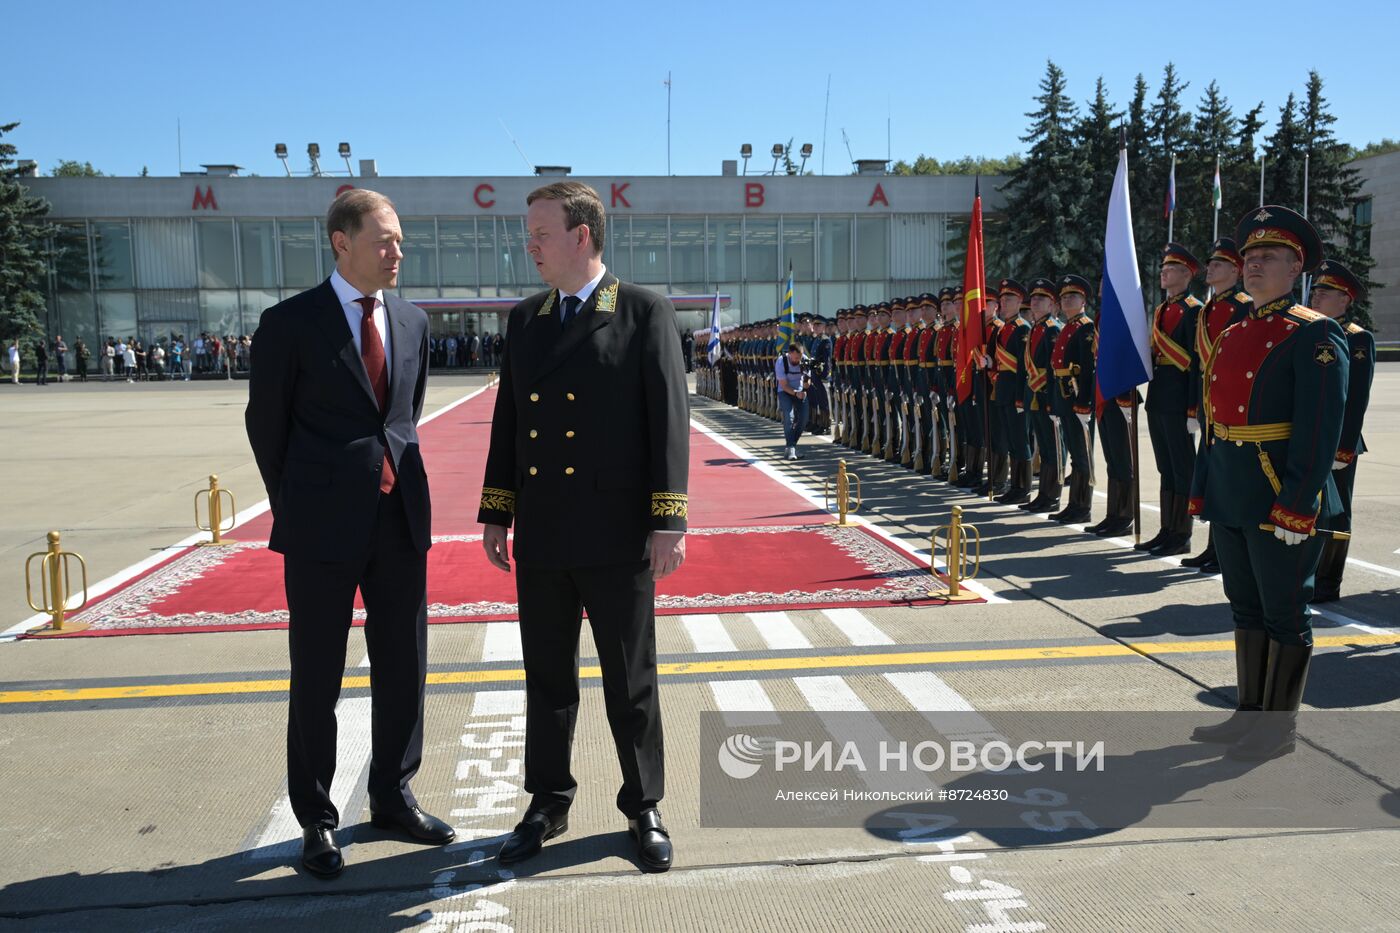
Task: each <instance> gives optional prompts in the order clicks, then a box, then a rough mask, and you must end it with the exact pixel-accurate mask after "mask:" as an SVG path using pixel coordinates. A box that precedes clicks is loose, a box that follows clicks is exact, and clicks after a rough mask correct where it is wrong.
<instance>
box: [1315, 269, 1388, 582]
mask: <svg viewBox="0 0 1400 933" xmlns="http://www.w3.org/2000/svg"><path fill="white" fill-rule="evenodd" d="M1311 299H1312V305H1313V308H1314V309H1316V310H1317V311H1318V312H1319V313H1321V314H1325V315H1327V316H1328V317H1329V318H1331V319H1332V320H1334V321H1336V322H1337V323H1338V324H1340V325H1341V326H1342V330H1343V331H1345V332H1346V338H1347V354H1348V356H1349V357H1350V360H1351V375H1350V378H1349V379H1348V382H1347V407H1346V416H1345V417H1344V418H1343V419H1342V436H1341V440H1339V441H1338V442H1337V454H1336V456H1335V457H1334V458H1333V460H1332V480H1333V481H1334V482H1335V483H1336V486H1337V496H1338V498H1339V499H1340V500H1341V504H1342V514H1341V515H1339V516H1337V518H1336V519H1335V520H1334V521H1333V526H1334V527H1336V528H1338V529H1340V530H1343V531H1346V532H1348V533H1349V532H1350V531H1351V492H1352V488H1353V487H1354V486H1355V485H1356V458H1357V457H1358V456H1359V455H1361V454H1363V453H1365V452H1366V443H1365V441H1363V440H1362V439H1361V423H1362V422H1363V421H1364V420H1365V418H1366V406H1367V405H1368V404H1369V403H1370V401H1371V378H1372V377H1373V376H1374V375H1375V372H1376V338H1375V337H1373V336H1372V335H1371V332H1370V331H1368V330H1367V329H1366V328H1364V327H1362V326H1361V325H1360V324H1358V323H1357V322H1356V321H1355V319H1354V318H1353V317H1352V304H1353V302H1356V301H1364V300H1365V299H1366V286H1365V283H1363V282H1362V281H1361V279H1360V278H1358V277H1357V276H1356V275H1355V274H1353V273H1352V271H1351V270H1350V269H1348V268H1347V267H1346V266H1344V265H1342V264H1341V263H1339V262H1336V261H1335V260H1331V259H1328V260H1324V261H1323V263H1322V264H1321V265H1320V266H1318V267H1317V277H1316V278H1315V279H1314V280H1313V285H1312V295H1311ZM1349 543H1350V538H1328V539H1327V542H1326V543H1325V544H1324V545H1323V546H1322V562H1321V564H1320V565H1319V566H1318V569H1317V587H1316V590H1315V591H1314V593H1313V599H1312V601H1313V602H1314V603H1330V602H1333V601H1335V600H1337V599H1340V598H1341V591H1342V571H1343V570H1344V569H1345V567H1346V562H1347V545H1348V544H1349Z"/></svg>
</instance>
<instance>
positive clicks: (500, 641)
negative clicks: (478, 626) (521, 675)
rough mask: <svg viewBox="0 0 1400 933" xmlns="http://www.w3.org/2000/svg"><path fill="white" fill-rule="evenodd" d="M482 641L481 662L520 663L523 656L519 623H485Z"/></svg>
mask: <svg viewBox="0 0 1400 933" xmlns="http://www.w3.org/2000/svg"><path fill="white" fill-rule="evenodd" d="M485 624H486V636H485V638H483V639H482V645H481V660H483V661H521V660H524V658H525V654H524V651H523V650H522V649H521V647H520V623H519V622H487V623H485Z"/></svg>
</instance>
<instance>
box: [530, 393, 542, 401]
mask: <svg viewBox="0 0 1400 933" xmlns="http://www.w3.org/2000/svg"><path fill="white" fill-rule="evenodd" d="M539 400H540V394H539V393H538V392H531V393H530V401H532V402H538V401H539Z"/></svg>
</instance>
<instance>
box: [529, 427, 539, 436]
mask: <svg viewBox="0 0 1400 933" xmlns="http://www.w3.org/2000/svg"><path fill="white" fill-rule="evenodd" d="M530 436H531V437H539V436H540V432H539V431H536V430H535V429H534V428H531V429H530Z"/></svg>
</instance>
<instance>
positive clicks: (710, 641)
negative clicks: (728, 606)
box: [681, 613, 739, 654]
mask: <svg viewBox="0 0 1400 933" xmlns="http://www.w3.org/2000/svg"><path fill="white" fill-rule="evenodd" d="M681 627H682V628H684V629H685V633H686V635H688V636H689V637H690V642H691V644H693V645H694V646H695V650H696V651H699V652H701V653H702V654H721V653H726V652H728V653H732V652H735V651H738V650H739V649H738V648H736V647H735V646H734V639H732V638H730V637H729V633H728V632H727V631H725V628H724V623H723V622H722V621H721V620H720V617H719V616H718V615H715V614H714V613H697V614H694V615H683V616H681Z"/></svg>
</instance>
